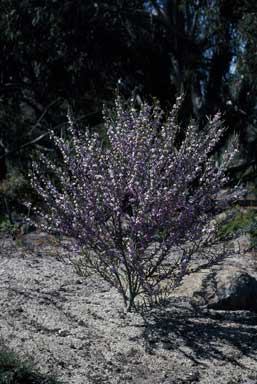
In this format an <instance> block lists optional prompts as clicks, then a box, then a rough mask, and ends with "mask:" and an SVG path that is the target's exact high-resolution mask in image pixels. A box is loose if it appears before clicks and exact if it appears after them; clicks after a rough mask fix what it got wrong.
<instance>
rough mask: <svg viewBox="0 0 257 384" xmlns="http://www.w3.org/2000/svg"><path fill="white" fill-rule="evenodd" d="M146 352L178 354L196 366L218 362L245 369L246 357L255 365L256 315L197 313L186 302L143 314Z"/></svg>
mask: <svg viewBox="0 0 257 384" xmlns="http://www.w3.org/2000/svg"><path fill="white" fill-rule="evenodd" d="M142 316H143V319H144V322H145V328H144V332H143V336H144V340H145V346H146V350H147V351H148V352H149V353H154V350H155V349H157V348H164V349H166V350H170V351H180V352H181V353H182V354H183V355H184V357H186V358H189V359H191V360H192V361H194V362H195V363H197V364H203V365H205V362H206V361H207V360H209V361H210V360H212V359H215V360H222V361H223V362H224V361H225V362H230V363H233V364H236V365H238V366H241V367H242V368H247V367H245V366H244V365H243V364H242V362H240V359H241V357H242V355H243V356H247V357H249V358H251V359H252V360H254V361H255V362H257V353H256V352H257V314H256V313H252V312H249V311H214V310H207V309H199V308H194V307H192V306H190V305H189V304H188V303H186V302H184V303H183V302H176V301H175V302H171V301H170V302H169V303H167V304H166V305H165V307H159V308H157V309H154V310H149V311H144V313H143V314H142Z"/></svg>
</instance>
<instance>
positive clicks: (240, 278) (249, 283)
mask: <svg viewBox="0 0 257 384" xmlns="http://www.w3.org/2000/svg"><path fill="white" fill-rule="evenodd" d="M215 282H216V292H215V295H214V296H215V297H214V298H213V299H210V303H209V304H207V308H209V309H216V310H230V311H238V310H248V311H254V312H257V280H256V279H255V278H254V277H253V276H250V275H249V274H248V273H246V272H240V271H238V272H237V273H235V274H234V275H233V276H230V277H228V278H225V279H220V278H219V276H218V275H216V276H214V283H215Z"/></svg>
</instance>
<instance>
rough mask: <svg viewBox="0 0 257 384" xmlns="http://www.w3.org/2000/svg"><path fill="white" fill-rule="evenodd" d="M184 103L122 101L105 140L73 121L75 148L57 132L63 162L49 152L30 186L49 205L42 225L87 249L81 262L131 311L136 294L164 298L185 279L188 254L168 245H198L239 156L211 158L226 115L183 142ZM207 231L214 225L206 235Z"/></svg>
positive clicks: (191, 130) (108, 120)
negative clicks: (166, 289)
mask: <svg viewBox="0 0 257 384" xmlns="http://www.w3.org/2000/svg"><path fill="white" fill-rule="evenodd" d="M180 107H181V98H178V99H177V102H176V104H175V106H174V107H173V109H172V111H171V112H170V114H169V115H168V116H166V117H165V116H164V113H163V112H162V110H161V108H160V106H159V105H158V103H156V104H155V105H154V106H151V105H148V104H143V105H142V106H141V108H140V110H137V109H136V108H135V107H134V104H133V101H131V103H129V106H126V107H125V106H124V104H123V103H122V101H121V100H120V99H119V98H117V99H116V103H115V108H114V111H112V113H107V112H104V121H105V128H106V132H107V138H108V139H107V143H106V144H105V145H103V143H102V142H101V140H100V138H99V137H98V135H97V134H96V133H94V134H90V133H89V132H88V131H85V132H84V131H83V132H81V131H80V130H78V129H77V128H76V127H74V125H73V121H72V119H71V118H70V117H69V116H68V118H69V132H70V136H71V139H70V141H69V142H67V141H65V140H64V139H62V138H60V137H56V136H55V135H54V134H53V133H52V139H53V141H54V142H55V144H56V146H57V148H58V150H59V152H60V153H61V155H62V164H61V165H59V164H56V163H55V162H53V161H51V160H50V159H48V158H47V157H45V156H43V155H41V157H40V160H39V161H37V162H35V163H34V164H33V171H32V182H33V185H34V187H35V189H36V190H37V192H38V193H39V195H40V196H41V197H42V198H43V199H44V201H45V204H46V206H47V211H45V210H44V211H42V212H39V211H38V213H39V214H41V215H42V216H43V218H44V222H45V223H46V224H44V229H45V230H47V231H53V232H58V233H60V234H62V235H66V236H69V237H72V238H73V239H75V240H76V241H77V243H78V244H79V245H80V247H81V248H82V249H84V250H85V258H84V262H83V265H84V266H85V268H86V269H91V270H92V271H93V272H97V273H98V274H99V275H100V276H101V277H102V278H103V279H105V280H106V281H108V282H109V283H110V284H111V285H112V286H114V287H116V288H117V290H118V292H120V293H121V295H122V297H123V299H124V302H125V305H126V307H127V308H128V309H129V310H130V309H131V308H132V307H133V306H134V305H135V298H136V297H140V296H143V297H144V298H147V297H148V298H150V299H151V298H152V297H153V296H154V297H157V296H158V294H161V292H162V289H163V288H162V286H163V284H162V282H163V281H167V280H169V281H170V282H171V285H172V282H173V283H174V282H177V281H178V280H180V279H181V278H182V277H183V275H184V274H185V273H186V270H187V264H188V263H189V261H190V257H184V256H183V257H181V258H180V259H179V258H178V257H175V256H174V258H172V256H171V252H170V249H171V248H172V247H179V246H181V245H183V244H186V243H194V244H195V243H196V242H197V241H198V240H200V239H201V238H202V237H203V236H206V232H208V231H209V232H210V228H209V227H208V223H209V222H210V219H211V218H212V216H213V212H214V206H215V195H216V194H217V192H218V191H219V190H220V189H221V187H222V186H223V185H224V184H225V183H226V181H227V180H226V177H225V174H224V170H225V168H226V164H227V163H228V162H229V161H230V160H231V158H232V157H233V153H234V150H231V151H229V152H227V153H225V156H224V163H223V166H222V167H220V168H217V167H215V163H214V161H213V159H212V158H211V157H210V154H211V153H212V151H213V148H214V147H215V145H216V144H217V142H218V141H219V139H220V137H221V136H222V134H223V133H224V128H223V126H222V121H221V119H220V116H219V115H216V116H214V118H213V119H210V120H209V123H208V127H206V130H205V131H203V132H200V133H199V130H198V129H197V127H196V126H195V125H194V124H191V125H190V126H189V127H188V128H187V130H186V132H185V135H184V139H183V141H182V143H180V144H179V145H176V137H177V133H178V131H179V130H180V127H179V126H178V124H177V113H178V110H179V109H180ZM207 228H209V229H207Z"/></svg>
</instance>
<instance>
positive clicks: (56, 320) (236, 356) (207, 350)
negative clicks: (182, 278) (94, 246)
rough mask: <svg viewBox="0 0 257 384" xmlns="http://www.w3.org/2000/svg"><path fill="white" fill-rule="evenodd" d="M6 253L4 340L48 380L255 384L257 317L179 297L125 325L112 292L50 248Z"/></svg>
mask: <svg viewBox="0 0 257 384" xmlns="http://www.w3.org/2000/svg"><path fill="white" fill-rule="evenodd" d="M0 245H1V247H0V336H1V337H2V340H3V341H4V342H5V343H7V344H8V345H9V346H10V347H11V348H13V349H14V351H16V352H18V353H20V354H26V355H27V354H29V355H30V356H31V357H32V358H33V360H34V362H35V364H36V365H37V367H38V368H39V369H40V370H41V371H42V372H51V373H53V372H55V373H56V374H57V376H58V377H59V378H60V379H61V380H63V382H64V383H67V384H68V383H69V384H102V383H103V384H104V383H106V384H107V383H108V384H118V383H122V384H123V383H124V384H125V383H135V384H173V383H174V384H182V383H202V384H207V383H217V384H234V383H240V384H256V383H257V315H256V314H254V313H251V312H247V311H236V312H225V311H207V310H203V309H202V310H200V309H199V308H196V307H192V306H191V305H190V303H189V301H188V300H187V299H186V298H185V297H183V295H182V296H180V295H179V294H176V295H175V296H174V298H172V299H171V300H170V302H169V303H167V305H166V307H165V308H163V309H158V310H152V311H149V312H148V313H145V314H144V316H141V315H139V314H135V313H130V314H127V315H125V313H124V310H123V303H122V300H121V298H120V297H119V295H118V294H117V293H116V291H115V290H114V289H111V288H110V287H109V286H108V284H106V283H105V282H103V281H101V280H100V279H99V278H98V277H97V276H92V277H91V278H89V279H87V280H84V279H81V278H80V277H78V275H77V274H76V273H75V272H74V270H73V268H72V266H71V265H69V264H64V263H63V262H61V261H58V260H57V259H56V258H55V257H54V251H53V247H52V248H51V246H50V243H49V241H48V239H47V238H44V237H43V238H36V237H34V238H33V239H32V240H30V243H29V242H27V244H25V243H24V242H23V244H21V243H19V244H18V246H17V244H15V243H14V242H13V241H11V240H10V239H5V240H1V244H0ZM21 245H22V247H21ZM28 245H29V246H28ZM245 263H248V262H247V260H246V261H245ZM191 281H193V280H191ZM188 284H189V281H187V289H188Z"/></svg>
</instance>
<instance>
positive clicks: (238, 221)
mask: <svg viewBox="0 0 257 384" xmlns="http://www.w3.org/2000/svg"><path fill="white" fill-rule="evenodd" d="M243 234H248V235H249V236H250V243H251V246H252V247H253V248H257V213H256V211H255V210H254V209H250V208H248V209H247V210H244V211H243V210H242V209H240V207H236V208H235V210H234V211H233V212H232V216H231V215H230V217H229V219H227V220H226V222H225V224H223V225H221V227H220V229H219V236H220V238H221V239H223V240H226V239H231V238H234V237H236V236H239V235H243Z"/></svg>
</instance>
